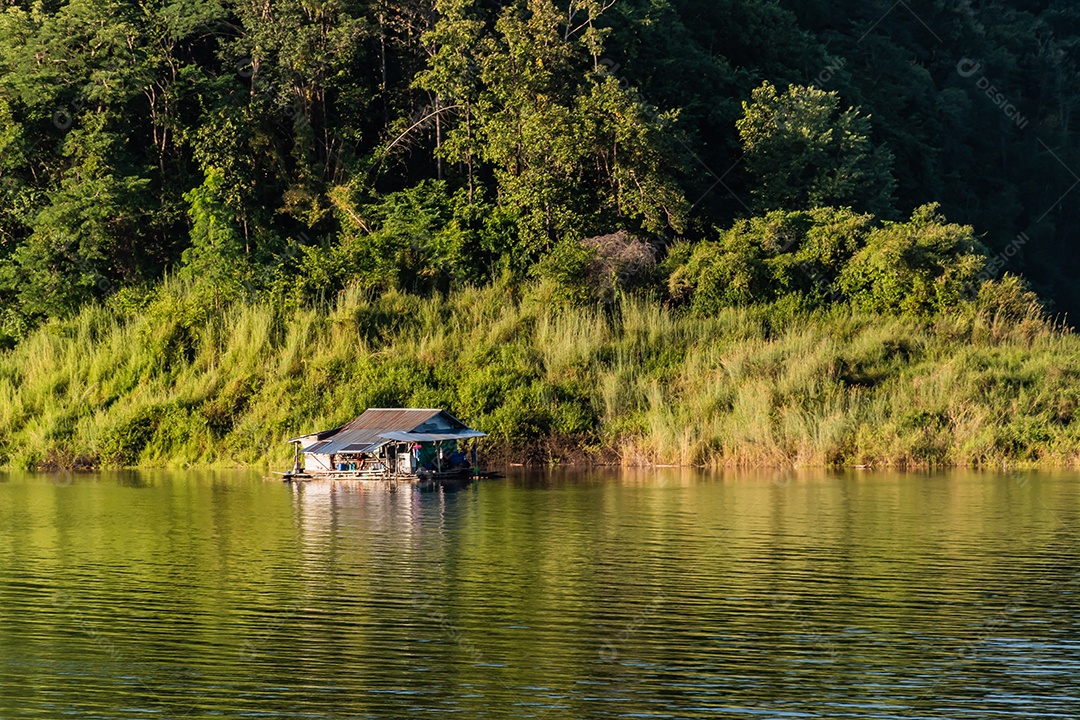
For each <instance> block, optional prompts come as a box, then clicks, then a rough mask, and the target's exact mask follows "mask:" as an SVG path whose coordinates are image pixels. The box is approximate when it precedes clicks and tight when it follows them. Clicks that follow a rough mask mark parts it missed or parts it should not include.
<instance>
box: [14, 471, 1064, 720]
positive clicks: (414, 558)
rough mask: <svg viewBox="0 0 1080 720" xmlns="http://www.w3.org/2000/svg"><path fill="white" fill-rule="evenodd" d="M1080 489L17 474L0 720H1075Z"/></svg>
mask: <svg viewBox="0 0 1080 720" xmlns="http://www.w3.org/2000/svg"><path fill="white" fill-rule="evenodd" d="M1078 521H1080V475H1076V474H1057V473H1044V474H1028V475H1011V476H1007V475H992V474H972V473H950V474H944V475H892V474H867V473H863V474H858V473H846V474H839V475H826V474H824V473H820V472H818V473H810V474H807V475H773V474H749V475H734V474H727V475H710V474H703V473H694V472H688V471H651V472H632V473H623V472H615V471H605V472H589V473H555V474H524V473H519V474H517V475H513V476H511V477H509V478H507V479H505V480H493V481H482V482H479V483H474V484H473V485H471V486H469V487H467V488H465V489H463V490H460V491H458V492H453V493H449V492H448V493H414V492H412V491H408V490H398V491H396V492H390V491H387V490H380V489H370V488H368V489H363V490H360V489H356V488H349V487H338V486H331V485H328V484H318V485H315V484H313V485H309V486H306V487H290V486H288V485H285V484H282V483H280V482H274V481H264V480H263V479H262V478H261V475H252V474H249V473H206V472H183V473H179V472H176V473H170V472H150V473H123V474H102V475H86V476H80V475H77V476H74V477H72V476H70V475H68V476H65V475H59V476H42V475H22V474H8V475H0V718H4V719H5V720H8V719H10V718H62V717H78V718H179V717H186V718H239V717H249V718H260V717H263V718H305V719H309V718H411V717H449V716H457V717H463V718H484V717H488V718H518V717H520V718H551V719H552V720H554V719H556V718H606V717H648V718H703V717H717V718H819V717H820V718H845V717H852V718H994V717H1010V718H1012V717H1015V718H1049V717H1061V718H1064V717H1077V716H1080V682H1078V680H1077V678H1078V677H1080V592H1078V591H1080V575H1078V571H1080V547H1078V546H1080V538H1078V534H1077V533H1078V532H1080V522H1078Z"/></svg>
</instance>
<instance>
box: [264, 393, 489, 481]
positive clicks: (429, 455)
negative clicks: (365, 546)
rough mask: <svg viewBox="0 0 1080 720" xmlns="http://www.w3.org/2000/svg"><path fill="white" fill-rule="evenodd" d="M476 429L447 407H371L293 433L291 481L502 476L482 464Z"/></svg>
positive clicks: (288, 474)
mask: <svg viewBox="0 0 1080 720" xmlns="http://www.w3.org/2000/svg"><path fill="white" fill-rule="evenodd" d="M483 437H487V435H486V433H482V432H480V431H479V430H473V429H472V428H469V427H467V426H466V425H465V423H463V422H461V421H460V420H458V419H457V418H455V417H454V416H453V415H451V414H450V413H448V412H446V411H445V410H439V409H434V408H427V409H418V408H368V409H367V410H365V411H364V413H363V414H362V415H360V416H359V417H357V418H356V419H354V420H352V421H350V422H348V423H345V424H344V425H340V426H338V427H336V428H331V429H329V430H323V431H321V432H315V433H310V434H308V435H301V436H299V437H295V438H291V439H290V440H289V442H290V443H292V444H293V447H294V455H293V468H292V470H290V471H288V472H285V473H281V475H282V476H283V479H284V480H285V481H286V482H292V481H307V480H316V479H328V480H385V481H392V482H411V483H422V484H431V483H436V484H437V483H443V482H446V483H458V482H461V481H462V480H468V479H471V478H476V477H501V476H500V475H498V474H497V473H489V472H485V471H483V470H481V469H480V465H479V461H480V458H479V441H480V438H483Z"/></svg>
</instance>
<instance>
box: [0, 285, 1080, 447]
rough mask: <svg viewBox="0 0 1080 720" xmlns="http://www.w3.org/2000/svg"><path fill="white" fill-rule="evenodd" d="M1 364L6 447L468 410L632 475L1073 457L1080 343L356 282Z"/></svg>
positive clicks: (981, 321) (171, 313) (849, 319)
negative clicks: (294, 301)
mask: <svg viewBox="0 0 1080 720" xmlns="http://www.w3.org/2000/svg"><path fill="white" fill-rule="evenodd" d="M116 305H117V304H116V303H114V306H110V307H101V306H96V307H88V308H86V309H84V310H83V311H82V312H81V313H80V314H79V315H78V316H76V317H74V318H73V319H71V320H68V321H64V322H53V323H51V324H50V325H48V326H46V327H44V328H42V329H40V330H38V331H37V332H36V333H35V334H33V335H32V336H31V337H29V338H27V339H26V340H25V341H24V342H23V343H21V344H20V345H19V346H18V347H16V348H15V349H14V350H11V351H8V352H5V353H3V354H0V397H3V398H5V399H6V402H5V403H2V404H0V461H2V462H3V463H4V464H7V465H11V466H17V467H41V466H48V465H63V466H97V465H143V466H169V467H174V466H187V465H263V464H266V463H271V464H278V465H283V464H286V463H287V462H288V461H289V460H290V458H291V454H290V448H289V447H288V446H287V445H286V444H285V443H284V441H285V440H286V439H287V438H289V437H291V436H293V435H297V434H300V433H304V432H308V431H311V430H314V429H322V428H327V427H332V426H334V425H337V424H339V423H341V422H343V421H345V420H348V419H350V418H352V417H354V416H355V415H357V414H359V413H360V412H362V411H363V410H364V409H365V408H367V407H388V406H415V407H445V408H447V409H449V410H450V411H451V412H453V413H455V414H456V415H458V416H459V417H461V418H462V419H463V420H464V421H466V422H468V423H470V424H471V425H473V426H476V427H478V428H481V429H483V430H485V431H487V432H488V433H490V435H491V439H490V441H489V443H488V444H489V449H493V450H496V451H498V452H500V453H501V454H502V455H503V456H504V457H507V458H516V457H520V458H522V459H526V460H532V461H541V462H557V461H563V462H572V461H582V460H599V461H606V462H619V463H623V464H627V465H643V464H680V465H711V466H733V465H741V466H781V465H808V466H824V465H835V464H846V465H874V466H924V465H967V466H975V465H981V466H1000V465H1001V464H1003V463H1004V464H1009V465H1033V464H1042V465H1071V464H1076V463H1077V461H1078V460H1080V423H1077V422H1076V416H1077V407H1078V406H1080V385H1078V383H1077V379H1078V377H1080V338H1078V337H1077V336H1076V335H1074V334H1072V333H1069V332H1066V331H1064V330H1062V329H1060V328H1055V327H1053V326H1052V325H1050V324H1048V323H1046V322H1045V321H1042V320H1040V319H1038V318H1036V317H1029V318H1026V319H1025V318H1020V319H1015V318H1014V319H1003V318H1000V317H997V316H995V315H993V314H990V313H986V312H980V311H979V310H978V309H977V308H976V307H974V306H972V307H971V308H967V309H964V310H958V311H957V312H956V313H955V314H954V315H951V316H944V317H938V318H935V319H932V320H917V319H913V318H908V317H900V316H880V315H862V314H859V313H856V312H853V311H851V310H848V309H840V308H838V309H835V310H832V311H829V312H824V313H815V314H803V315H799V314H795V315H792V316H788V317H787V318H786V319H784V320H780V319H778V318H779V317H781V316H782V314H780V313H777V312H775V311H770V310H768V309H764V308H751V309H731V310H724V311H721V312H719V313H717V314H716V315H714V316H711V317H699V316H694V315H691V314H685V313H679V312H676V311H672V310H670V309H667V308H665V307H663V306H662V305H660V304H659V303H656V302H652V301H649V300H645V299H640V298H633V297H624V298H621V299H620V300H619V302H618V303H617V305H616V306H615V307H614V308H589V309H578V308H572V307H567V306H564V305H562V304H560V303H559V302H557V301H556V300H555V299H554V295H553V294H552V293H551V292H550V289H549V288H547V287H546V286H544V285H534V286H530V287H528V288H525V289H518V290H514V289H513V288H511V287H509V286H506V285H498V284H497V285H494V286H491V287H485V288H472V289H467V290H463V291H460V292H457V293H455V294H452V295H450V296H449V297H432V298H419V297H415V296H409V295H404V294H396V293H391V294H388V295H384V296H381V297H370V296H368V295H365V294H364V293H362V292H359V291H355V290H351V291H347V292H344V293H342V294H341V295H340V296H339V297H337V298H336V299H335V300H334V301H333V302H331V303H328V304H326V305H325V306H324V307H321V308H315V309H312V308H291V309H285V308H283V307H276V306H273V305H270V304H264V303H253V304H246V303H237V304H234V305H231V306H229V307H227V308H225V309H223V310H220V311H213V312H211V311H209V310H207V309H206V307H205V303H203V304H202V305H200V303H199V300H198V298H197V297H196V296H195V295H194V293H193V292H192V291H191V290H190V289H189V288H187V287H186V286H184V285H183V284H181V283H178V282H176V281H170V282H168V283H166V285H165V286H163V287H162V288H160V289H159V290H158V291H156V295H155V299H154V300H152V301H151V302H150V303H149V305H148V306H145V307H141V308H138V309H135V310H132V309H128V310H124V309H121V308H119V307H118V306H116Z"/></svg>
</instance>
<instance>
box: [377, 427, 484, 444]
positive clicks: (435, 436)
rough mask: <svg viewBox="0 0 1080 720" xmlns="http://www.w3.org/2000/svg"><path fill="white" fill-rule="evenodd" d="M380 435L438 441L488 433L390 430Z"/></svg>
mask: <svg viewBox="0 0 1080 720" xmlns="http://www.w3.org/2000/svg"><path fill="white" fill-rule="evenodd" d="M379 437H381V438H383V439H385V440H397V441H399V442H437V441H439V440H468V439H469V438H479V437H487V433H482V432H480V431H479V430H458V431H457V432H448V433H413V432H389V433H386V434H385V435H380V436H379Z"/></svg>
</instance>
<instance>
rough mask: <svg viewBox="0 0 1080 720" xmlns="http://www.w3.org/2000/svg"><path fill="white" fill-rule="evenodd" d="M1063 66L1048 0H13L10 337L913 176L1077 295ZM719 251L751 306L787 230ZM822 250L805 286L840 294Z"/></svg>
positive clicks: (723, 219) (471, 269) (450, 270)
mask: <svg viewBox="0 0 1080 720" xmlns="http://www.w3.org/2000/svg"><path fill="white" fill-rule="evenodd" d="M1078 71H1080V8H1078V7H1077V6H1076V5H1075V3H1071V2H1066V1H1065V0H1056V1H1053V2H1021V1H1020V0H991V1H989V2H970V1H966V0H965V1H957V2H951V1H950V2H944V1H942V0H933V1H919V0H914V1H913V2H911V3H899V4H892V3H890V2H888V1H887V0H880V1H879V2H863V1H860V2H845V1H843V0H822V1H818V2H793V1H791V2H787V1H786V0H785V1H780V0H729V1H724V0H720V1H716V0H709V1H708V2H704V1H702V0H648V1H646V0H571V1H570V2H566V1H565V0H562V1H560V2H556V1H555V0H519V1H518V2H510V3H490V2H482V1H479V0H408V1H407V2H393V1H392V0H385V1H382V2H353V1H350V0H330V1H326V2H322V1H316V0H305V1H301V0H272V1H267V2H259V3H249V2H236V1H233V0H224V1H223V2H216V1H214V0H180V1H178V2H171V1H166V2H161V3H159V2H154V3H139V2H118V1H115V0H70V1H69V2H55V1H53V2H34V3H30V2H23V1H22V0H5V2H4V11H3V13H2V14H0V127H2V129H3V130H2V133H0V193H2V194H0V298H2V301H0V302H2V307H3V333H4V338H5V342H6V343H7V344H9V345H10V344H12V343H14V342H17V341H18V339H19V338H20V337H23V336H24V335H25V334H26V333H27V332H28V331H29V330H30V329H31V328H33V327H34V326H35V325H37V324H39V323H40V322H42V321H43V320H45V319H48V318H51V317H59V316H65V315H69V314H71V313H72V312H73V311H75V310H77V309H78V308H79V307H80V306H81V305H82V304H83V303H86V302H88V301H93V300H100V299H103V298H106V297H109V296H111V295H115V294H117V293H123V292H124V291H125V290H126V289H128V288H132V289H134V292H140V293H141V292H145V289H146V288H147V287H149V286H152V285H154V284H155V283H158V282H160V281H161V279H162V277H163V276H164V275H165V274H180V275H188V276H190V277H192V278H196V279H198V280H199V281H201V282H203V283H206V284H207V285H208V286H209V287H210V288H211V289H212V291H211V294H213V295H215V296H216V297H217V298H218V300H219V301H220V299H221V296H222V295H223V294H224V295H228V296H235V295H237V294H251V293H258V292H262V291H265V290H272V289H274V288H275V287H276V288H278V289H282V288H290V289H292V290H293V291H294V294H296V295H297V299H298V300H299V301H306V300H311V299H312V298H314V297H316V296H320V295H325V294H326V293H328V292H329V293H332V292H333V291H336V290H340V289H341V288H343V287H345V286H347V285H349V284H352V283H361V284H365V285H368V286H371V287H375V288H390V287H399V288H402V289H405V290H409V291H415V292H432V291H446V290H449V289H451V288H453V287H455V286H461V285H464V284H470V283H473V284H475V283H483V282H486V281H488V280H490V279H491V278H492V277H493V276H495V275H497V274H499V273H502V272H510V273H515V274H517V275H520V276H525V275H529V274H534V275H535V274H537V273H542V272H544V271H545V270H546V271H547V272H549V273H555V274H560V273H562V274H571V275H572V274H573V273H574V271H575V270H581V268H582V266H583V265H584V264H588V263H589V258H588V257H583V255H591V256H593V259H594V260H595V256H596V255H597V254H600V255H602V256H606V255H612V254H614V255H616V256H618V257H620V258H624V259H626V258H631V259H633V258H637V260H639V261H640V262H637V263H636V264H635V263H633V262H631V265H633V266H634V268H638V266H639V265H641V264H642V263H645V264H648V263H649V261H650V260H652V259H661V260H662V259H663V257H666V255H667V254H668V251H669V250H670V249H671V248H673V247H676V246H679V245H680V242H681V241H684V242H685V243H687V244H690V245H692V244H694V243H696V242H699V241H701V240H707V241H717V240H720V236H721V234H722V231H723V230H722V229H728V228H732V227H745V228H746V232H743V231H739V230H736V234H740V233H741V234H742V235H745V236H753V235H754V234H755V233H756V232H758V230H755V229H753V228H751V227H750V226H744V225H741V224H740V223H745V222H746V221H747V220H748V219H749V218H752V217H757V216H763V215H765V214H766V213H767V212H769V211H773V210H784V211H788V212H791V211H812V210H814V209H815V208H818V207H847V208H851V210H852V212H853V213H855V214H860V215H861V214H869V215H871V216H872V220H871V219H868V220H866V221H863V220H856V219H854V217H853V218H851V219H849V220H845V222H851V223H854V224H860V223H862V224H867V223H871V222H873V221H895V220H901V219H905V218H908V217H909V216H910V215H911V214H912V212H914V211H916V210H917V209H919V208H920V207H921V206H925V205H927V204H928V203H938V204H939V208H940V210H939V212H940V213H941V215H942V216H944V217H945V218H948V220H949V221H951V222H954V223H960V224H961V225H970V226H972V228H973V229H974V232H973V234H971V235H970V237H967V238H956V242H958V243H961V244H963V243H977V244H978V248H977V249H978V250H979V252H980V253H981V254H982V255H983V256H984V257H986V258H987V261H986V262H984V263H983V266H982V267H980V268H978V269H977V270H975V272H974V275H973V278H969V280H970V279H990V278H993V277H996V276H997V275H999V274H1001V273H1002V272H1005V271H1009V272H1013V273H1017V274H1021V275H1023V276H1024V277H1025V278H1026V279H1027V280H1028V282H1030V283H1031V285H1032V287H1033V288H1034V289H1036V291H1038V292H1039V293H1040V295H1041V296H1042V298H1043V299H1044V300H1045V301H1047V302H1053V303H1055V305H1054V307H1056V308H1057V309H1058V310H1068V309H1070V308H1072V307H1075V306H1076V303H1077V302H1080V296H1077V295H1076V290H1075V289H1074V283H1071V282H1070V279H1071V278H1072V277H1074V276H1075V274H1076V271H1077V269H1078V268H1080V266H1078V261H1080V252H1078V251H1077V250H1076V248H1075V247H1074V243H1073V241H1074V232H1075V231H1074V222H1073V221H1074V220H1075V213H1074V211H1073V208H1074V207H1075V203H1074V202H1073V200H1074V199H1075V196H1073V195H1071V194H1070V193H1069V191H1070V189H1071V188H1072V186H1073V184H1074V183H1077V182H1080V181H1078V180H1077V175H1076V174H1075V173H1074V172H1073V171H1072V170H1071V169H1070V168H1071V167H1077V168H1080V152H1078V150H1080V148H1078V146H1077V142H1076V140H1075V138H1074V136H1073V135H1072V134H1071V133H1070V122H1071V118H1072V110H1073V108H1074V106H1075V104H1076V103H1077V101H1078V99H1080V87H1078V85H1080V75H1078ZM718 228H720V229H721V230H718ZM852 232H853V233H854V235H857V234H858V233H857V232H855V231H854V230H853V231H852ZM619 233H621V235H619V237H620V238H622V240H623V242H622V243H616V244H615V245H614V246H613V245H612V243H610V242H609V243H606V244H604V243H599V244H597V243H594V244H593V245H592V246H589V245H585V246H584V250H582V249H581V247H582V246H581V243H580V241H582V240H586V239H590V238H597V237H603V236H611V235H615V234H619ZM781 235H783V233H782V232H781ZM854 235H851V236H849V237H848V238H847V241H850V242H853V241H854ZM634 241H639V242H640V243H643V245H640V246H636V247H635V246H634ZM746 241H749V240H748V239H747V240H746ZM740 242H743V241H740V240H739V239H737V238H735V239H731V241H730V242H728V243H727V244H728V245H729V246H730V245H732V243H734V244H735V245H739V243H740ZM850 242H849V245H850ZM627 243H630V245H631V246H630V247H627V246H626V245H627ZM766 244H767V243H766ZM842 244H843V243H841V245H842ZM601 245H603V247H601ZM871 245H873V243H871ZM605 248H607V250H605ZM612 248H613V249H612ZM553 250H554V251H557V252H556V253H555V254H556V257H555V258H553V259H552V260H550V261H549V262H548V266H547V267H546V268H538V267H537V265H536V263H537V261H538V259H540V258H544V257H549V254H550V253H551V252H552V251H553ZM728 250H730V251H731V252H733V253H735V254H736V256H737V257H735V259H734V260H732V263H735V264H740V265H746V266H747V267H748V268H749V269H748V271H747V272H748V273H749V275H748V276H747V278H746V280H747V282H746V283H743V287H742V288H741V289H740V288H733V289H732V290H731V291H725V292H726V295H727V296H728V297H727V298H726V301H731V302H750V301H756V300H761V299H768V298H770V297H772V296H775V295H776V294H777V293H778V292H783V291H784V289H785V288H784V287H782V285H783V283H784V282H785V278H783V277H782V278H780V279H776V278H774V277H772V276H771V275H770V274H769V272H768V271H767V270H762V273H763V274H762V273H757V272H756V270H755V268H757V267H758V266H759V265H760V264H761V263H763V262H764V261H765V260H767V259H770V258H773V257H774V256H784V255H795V254H797V252H798V250H799V248H798V247H795V246H785V245H784V242H783V241H781V243H780V245H779V246H778V247H776V248H775V249H774V250H773V251H770V250H769V249H768V248H765V249H764V250H761V249H759V248H755V249H753V250H748V251H745V252H744V251H743V250H742V249H740V248H736V247H729V248H728ZM834 250H835V251H837V252H846V253H847V254H848V256H851V255H854V254H855V253H856V252H859V251H861V250H863V247H854V246H852V247H837V248H834ZM946 250H949V249H946ZM681 251H682V252H683V254H684V255H685V256H687V257H689V255H688V253H689V252H690V251H689V250H688V249H687V248H685V247H684V248H682V250H681ZM715 252H716V249H715V248H714V249H713V253H714V254H715ZM746 252H751V253H754V252H757V253H759V255H760V254H761V253H764V254H765V255H768V256H769V257H759V256H757V255H753V256H750V257H744V255H745V253H746ZM868 252H870V253H873V250H870V251H868ZM883 252H884V251H883ZM879 254H880V253H879ZM604 259H608V260H609V261H608V262H607V266H610V265H611V264H612V261H611V260H610V259H609V258H606V257H601V258H600V260H601V261H602V260H604ZM819 259H820V260H822V261H823V262H824V260H828V261H829V262H831V263H832V265H833V266H834V267H825V266H822V267H816V266H815V268H814V269H813V272H810V273H805V272H804V273H802V276H803V277H802V278H801V281H807V282H804V283H803V285H805V286H806V287H804V288H803V289H804V290H808V289H809V288H813V287H819V286H820V287H821V288H822V289H823V290H825V292H824V293H823V295H824V296H825V297H830V296H831V297H833V299H836V297H835V293H837V292H839V293H840V294H843V295H848V294H850V293H845V292H844V290H843V289H842V288H841V287H839V286H837V287H832V283H833V281H834V280H835V279H836V276H837V275H839V274H840V270H841V269H842V267H841V265H842V260H846V259H847V258H840V257H830V258H819ZM864 259H865V258H864ZM707 260H708V258H704V257H700V258H698V264H699V265H701V264H702V263H706V264H708V263H707ZM802 260H803V259H800V260H799V262H802ZM594 264H595V263H594ZM615 264H616V265H617V266H618V267H617V269H619V270H623V269H625V268H624V267H623V265H625V263H623V264H619V263H618V262H616V263H615ZM712 264H714V265H715V263H712ZM669 265H670V263H669ZM729 265H730V263H729ZM864 265H865V263H864ZM735 271H736V270H735V269H734V268H733V267H728V266H724V267H720V268H719V269H718V270H717V272H720V273H721V274H723V273H730V272H735ZM938 271H939V269H937V268H935V272H938ZM867 272H869V271H867ZM819 273H820V274H821V276H820V278H819V277H818V274H819ZM627 274H628V273H626V272H621V273H620V279H621V280H628V279H629V278H627V277H625V276H626V275H627ZM629 274H630V275H634V273H633V272H629ZM706 274H708V273H706ZM788 274H789V275H790V273H788ZM968 274H969V275H971V274H972V273H970V272H969V273H968ZM757 275H761V277H757ZM796 275H798V273H796ZM807 275H809V276H810V277H806V276H807ZM652 279H653V280H655V279H656V278H652ZM798 279H799V278H798V277H796V280H798ZM787 280H789V281H790V280H791V278H787ZM819 280H820V282H818V281H819ZM870 280H872V278H870V279H867V278H863V279H862V280H861V281H860V280H858V279H852V280H851V282H855V283H856V284H858V283H859V282H862V283H865V282H868V281H870ZM777 283H780V285H779V286H778V285H777ZM684 289H685V288H684ZM889 302H891V301H890V300H888V299H886V301H885V303H884V304H888V303H889Z"/></svg>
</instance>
